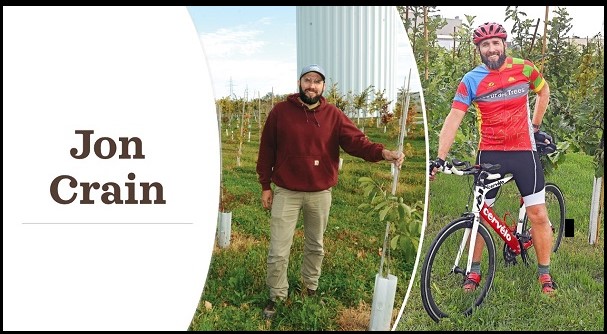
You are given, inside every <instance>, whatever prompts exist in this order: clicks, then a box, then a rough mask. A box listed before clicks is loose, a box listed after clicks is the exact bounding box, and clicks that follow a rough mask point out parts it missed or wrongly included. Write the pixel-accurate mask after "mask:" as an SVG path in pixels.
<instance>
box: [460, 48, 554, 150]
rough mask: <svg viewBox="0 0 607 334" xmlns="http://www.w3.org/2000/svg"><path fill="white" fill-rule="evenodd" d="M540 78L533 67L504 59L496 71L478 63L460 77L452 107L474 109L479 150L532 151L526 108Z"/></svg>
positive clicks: (532, 141)
mask: <svg viewBox="0 0 607 334" xmlns="http://www.w3.org/2000/svg"><path fill="white" fill-rule="evenodd" d="M544 83H545V81H544V78H543V77H542V75H541V74H540V72H539V70H538V69H537V67H535V65H534V64H533V63H532V62H530V61H528V60H524V59H520V58H512V57H507V58H506V62H505V66H502V68H501V69H500V70H490V69H489V68H488V67H487V66H486V65H485V64H481V65H479V66H477V67H476V68H474V69H473V70H471V71H470V72H468V73H466V75H464V77H463V79H462V81H461V82H460V83H459V86H458V87H457V92H456V94H455V98H454V99H453V103H452V105H451V107H452V108H455V109H458V110H462V111H464V112H465V111H467V110H468V107H469V106H470V104H472V105H473V106H474V108H475V110H476V114H477V119H478V127H479V132H480V137H481V139H480V143H479V146H478V149H479V150H497V151H530V150H535V140H534V138H533V128H532V126H531V117H530V109H529V97H528V93H529V90H530V89H531V90H533V91H534V92H536V93H537V92H539V91H540V89H542V87H543V86H544Z"/></svg>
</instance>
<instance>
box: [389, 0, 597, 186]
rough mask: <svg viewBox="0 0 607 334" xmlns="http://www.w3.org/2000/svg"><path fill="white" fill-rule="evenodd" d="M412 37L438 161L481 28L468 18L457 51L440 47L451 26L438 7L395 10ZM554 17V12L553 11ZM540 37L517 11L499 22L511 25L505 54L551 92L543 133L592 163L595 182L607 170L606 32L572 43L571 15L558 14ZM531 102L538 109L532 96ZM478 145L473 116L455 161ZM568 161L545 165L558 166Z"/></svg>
mask: <svg viewBox="0 0 607 334" xmlns="http://www.w3.org/2000/svg"><path fill="white" fill-rule="evenodd" d="M397 8H398V11H399V13H400V15H401V18H402V20H403V23H404V25H405V28H406V30H407V32H408V35H409V40H410V42H411V47H412V49H413V53H414V56H415V59H416V62H417V66H418V68H419V73H420V76H421V78H420V79H421V83H422V87H423V91H424V101H425V107H426V113H427V122H428V135H429V138H428V140H429V143H430V153H431V156H436V153H437V152H436V149H437V146H438V134H439V132H440V129H441V127H442V124H443V120H444V119H445V117H446V116H447V114H448V113H449V111H450V109H451V101H452V100H453V96H454V93H455V91H456V88H457V85H458V84H459V81H460V80H461V78H462V77H463V75H464V74H465V73H466V72H467V71H469V70H470V69H472V68H473V67H474V66H476V65H477V64H479V63H480V58H479V57H478V53H477V52H476V48H475V45H474V44H473V43H472V38H471V36H472V31H473V30H474V28H475V27H476V26H478V25H479V24H481V23H483V22H475V21H474V19H475V16H470V15H465V22H462V25H461V26H460V27H459V29H458V30H455V31H454V32H453V36H454V47H453V48H452V49H451V50H448V49H446V48H444V47H442V46H440V45H439V44H438V37H437V31H439V30H440V29H441V28H442V27H444V26H445V25H446V23H447V22H446V20H445V19H444V18H441V17H440V16H438V15H436V14H435V13H436V12H437V9H436V6H399V7H397ZM547 10H548V8H547ZM552 13H553V17H552V19H550V20H547V21H546V20H545V22H544V24H543V28H544V29H543V30H544V31H545V33H543V34H539V33H538V32H537V31H538V30H539V28H540V18H537V19H536V18H529V17H527V14H526V13H524V12H522V11H520V10H519V9H518V6H508V7H507V8H506V10H505V12H504V14H503V16H501V15H499V14H498V13H496V16H495V19H494V20H495V21H496V22H502V23H503V22H509V21H511V22H513V23H514V24H513V28H512V31H509V32H508V34H509V43H508V48H507V53H508V55H510V56H513V57H519V58H526V59H529V60H531V61H533V62H534V63H535V64H536V66H537V67H538V68H539V69H540V71H541V72H542V74H543V75H544V77H545V78H546V80H547V81H548V83H549V85H550V95H551V96H550V103H549V105H548V110H547V111H546V114H545V116H544V120H543V124H542V129H543V130H544V131H546V132H548V133H549V134H551V135H552V136H553V138H554V139H555V141H556V142H557V144H558V145H559V147H560V148H561V149H563V150H564V149H566V148H567V147H568V148H569V149H572V150H573V151H574V152H583V153H585V154H588V155H591V156H594V164H595V176H596V177H602V174H603V169H604V167H603V166H604V146H603V142H604V137H603V133H604V113H603V111H604V58H603V52H604V39H603V36H601V34H600V32H599V33H597V35H595V36H592V37H587V38H586V43H585V45H581V44H578V43H574V42H572V39H571V38H569V37H568V34H569V31H570V30H571V28H572V27H573V26H572V24H571V21H572V18H571V17H570V16H569V13H568V12H567V10H566V9H565V8H562V7H555V8H554V9H552ZM531 95H532V96H530V103H531V105H533V104H534V103H535V96H534V94H531ZM477 143H478V132H477V130H476V119H475V117H465V118H464V122H463V123H462V126H461V127H460V132H459V133H458V137H457V138H456V142H455V143H454V145H453V148H452V152H453V153H454V154H456V155H457V154H466V155H474V152H475V150H476V146H477ZM561 153H563V152H561ZM562 158H564V154H560V155H554V156H551V157H550V160H549V161H547V162H548V163H549V164H548V165H549V166H550V167H552V168H553V167H555V166H556V165H557V163H558V161H559V159H562Z"/></svg>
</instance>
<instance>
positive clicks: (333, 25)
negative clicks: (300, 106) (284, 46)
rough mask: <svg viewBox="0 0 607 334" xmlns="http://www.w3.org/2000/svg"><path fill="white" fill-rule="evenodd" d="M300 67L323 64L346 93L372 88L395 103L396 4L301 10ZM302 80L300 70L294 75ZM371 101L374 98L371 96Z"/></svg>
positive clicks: (330, 80)
mask: <svg viewBox="0 0 607 334" xmlns="http://www.w3.org/2000/svg"><path fill="white" fill-rule="evenodd" d="M296 21H297V22H296V24H297V68H298V69H301V68H302V67H303V66H306V65H308V64H314V63H316V64H319V65H320V66H322V67H323V68H324V69H325V71H326V72H327V75H326V81H327V89H328V88H329V87H331V85H332V84H333V83H334V82H337V84H338V86H337V87H338V88H339V90H340V91H341V93H342V94H343V95H347V94H348V92H349V91H351V92H352V93H353V94H359V93H360V92H362V91H363V90H364V89H365V88H367V87H369V86H370V85H373V86H374V91H381V90H384V89H385V94H384V96H385V97H386V98H387V99H388V100H390V101H392V105H393V104H394V102H395V101H396V94H397V89H398V88H397V83H396V73H395V72H396V61H397V54H396V51H397V40H396V35H397V25H402V22H401V20H400V17H399V15H398V12H397V10H396V8H395V7H394V6H297V9H296ZM296 76H297V77H296V79H295V80H297V79H299V72H298V73H297V74H296ZM371 98H372V96H371Z"/></svg>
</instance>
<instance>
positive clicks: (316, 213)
mask: <svg viewBox="0 0 607 334" xmlns="http://www.w3.org/2000/svg"><path fill="white" fill-rule="evenodd" d="M330 208H331V189H328V190H323V191H317V192H301V191H291V190H288V189H285V188H281V187H278V186H276V187H275V190H274V198H273V201H272V218H271V220H270V250H269V252H268V272H267V277H266V284H267V285H268V287H269V288H270V299H272V300H276V299H285V298H287V294H288V290H289V282H288V280H287V268H288V266H289V254H290V253H291V245H292V244H293V234H294V233H295V225H296V224H297V220H298V218H299V212H300V210H303V218H304V223H303V225H304V256H303V264H302V266H301V276H302V278H303V282H304V284H305V287H306V288H308V289H312V290H316V289H317V288H318V278H319V277H320V271H321V270H320V269H321V265H322V260H323V258H324V256H325V252H324V249H323V235H324V233H325V230H326V228H327V222H328V220H329V209H330Z"/></svg>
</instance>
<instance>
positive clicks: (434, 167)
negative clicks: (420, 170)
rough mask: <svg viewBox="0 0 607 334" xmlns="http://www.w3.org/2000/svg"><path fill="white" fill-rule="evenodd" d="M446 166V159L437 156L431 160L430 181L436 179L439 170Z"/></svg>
mask: <svg viewBox="0 0 607 334" xmlns="http://www.w3.org/2000/svg"><path fill="white" fill-rule="evenodd" d="M444 166H445V160H443V159H441V158H436V160H434V161H430V181H434V178H435V177H436V173H438V170H439V169H441V168H443V167H444Z"/></svg>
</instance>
